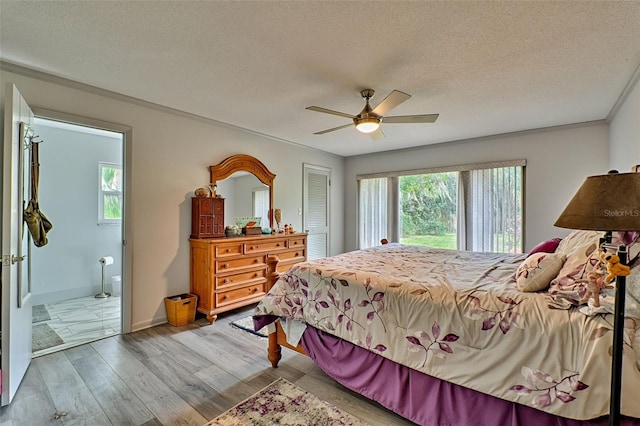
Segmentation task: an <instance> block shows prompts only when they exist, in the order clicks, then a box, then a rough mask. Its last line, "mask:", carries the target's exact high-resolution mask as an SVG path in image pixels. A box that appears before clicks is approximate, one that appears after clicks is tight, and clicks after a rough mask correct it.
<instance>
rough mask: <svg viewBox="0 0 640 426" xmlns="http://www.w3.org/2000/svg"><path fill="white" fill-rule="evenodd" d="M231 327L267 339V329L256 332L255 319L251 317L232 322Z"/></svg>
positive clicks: (263, 328)
mask: <svg viewBox="0 0 640 426" xmlns="http://www.w3.org/2000/svg"><path fill="white" fill-rule="evenodd" d="M231 325H232V326H233V327H235V328H239V329H240V330H242V331H246V332H248V333H251V334H255V335H256V336H260V337H267V327H266V326H265V327H262V328H261V329H260V330H258V331H255V330H254V329H253V318H252V317H251V315H249V316H248V317H244V318H240V319H239V320H236V321H232V322H231Z"/></svg>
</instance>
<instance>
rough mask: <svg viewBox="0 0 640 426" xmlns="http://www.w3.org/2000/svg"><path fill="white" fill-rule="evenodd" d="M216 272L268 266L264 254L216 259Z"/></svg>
mask: <svg viewBox="0 0 640 426" xmlns="http://www.w3.org/2000/svg"><path fill="white" fill-rule="evenodd" d="M215 263H216V273H218V274H219V273H222V272H230V271H237V270H242V269H247V268H252V267H260V266H264V267H266V265H267V264H266V263H265V259H264V256H247V257H241V258H239V259H228V260H227V259H216V262H215Z"/></svg>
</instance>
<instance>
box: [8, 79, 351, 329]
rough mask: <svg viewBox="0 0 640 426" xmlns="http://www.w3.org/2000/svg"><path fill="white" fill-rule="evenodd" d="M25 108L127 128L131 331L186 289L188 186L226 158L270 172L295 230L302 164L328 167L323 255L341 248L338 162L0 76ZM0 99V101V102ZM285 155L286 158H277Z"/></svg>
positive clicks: (159, 112) (60, 87)
mask: <svg viewBox="0 0 640 426" xmlns="http://www.w3.org/2000/svg"><path fill="white" fill-rule="evenodd" d="M0 77H1V79H0V80H1V81H2V84H4V83H5V82H12V83H14V84H15V85H16V86H17V87H18V89H19V90H20V92H21V93H22V95H23V97H24V98H25V99H26V101H27V102H28V103H29V104H30V105H31V106H32V107H40V108H46V109H50V110H55V111H60V112H63V113H68V114H75V115H80V116H84V117H89V118H92V119H96V120H104V121H109V122H113V123H117V124H120V125H124V126H130V127H132V129H133V132H132V135H133V136H132V141H131V143H132V150H133V151H132V159H131V160H132V167H131V170H130V172H131V179H132V185H133V186H132V190H131V192H132V194H131V195H132V202H131V204H132V205H131V208H132V216H131V222H130V223H128V226H131V228H132V239H131V240H130V241H128V244H127V249H128V250H130V251H132V258H133V266H132V274H133V275H132V282H131V283H126V282H123V286H125V287H126V286H128V285H130V286H131V291H132V321H131V323H132V328H133V330H136V329H140V328H144V327H147V326H150V325H153V324H157V323H160V322H163V321H165V319H166V313H165V308H164V297H165V296H169V295H173V294H179V293H184V292H186V291H188V290H189V234H190V232H191V224H190V221H191V197H192V196H193V191H194V189H196V188H198V187H201V186H204V185H207V184H208V182H209V170H208V166H209V165H211V164H217V163H219V162H220V161H222V160H224V159H225V158H227V157H228V156H230V155H233V154H251V155H254V156H256V157H257V158H259V159H260V160H261V161H262V162H263V163H264V164H265V165H266V166H267V167H268V168H269V169H270V170H271V171H272V172H273V173H275V174H276V178H275V182H274V188H275V190H274V203H275V205H276V206H278V207H280V208H281V209H282V211H283V216H284V217H286V218H287V221H288V222H291V223H293V224H294V225H295V226H296V227H297V229H301V227H302V220H301V216H299V215H298V214H297V212H298V208H299V207H302V171H303V169H302V164H303V163H304V162H308V163H314V164H319V165H322V166H325V167H330V168H331V169H332V170H333V179H334V182H335V186H334V190H333V191H332V199H331V205H332V206H334V207H335V208H334V209H333V211H332V217H331V223H332V227H333V229H332V234H331V244H330V250H331V253H332V254H335V253H339V252H341V251H342V250H343V232H344V227H343V220H344V216H343V208H342V205H343V199H344V192H343V189H342V188H344V175H343V167H344V159H343V158H342V157H338V156H334V155H330V154H326V153H323V152H321V151H317V150H312V149H307V148H303V147H299V146H296V145H292V144H287V143H282V142H279V141H276V140H273V139H269V138H265V137H261V136H258V135H256V134H253V133H250V132H246V131H242V130H240V129H237V128H233V127H231V126H225V125H221V124H217V123H215V122H212V121H209V120H201V119H196V118H193V117H191V116H187V115H184V114H177V113H173V112H171V111H167V110H166V109H162V108H154V107H151V106H149V105H148V104H144V103H140V102H134V101H132V102H129V101H127V100H126V99H125V98H123V97H117V96H110V95H106V94H104V93H103V92H102V91H98V90H93V89H86V88H85V87H84V86H80V85H76V84H73V83H65V82H62V83H61V84H58V80H57V79H52V81H55V83H54V82H49V81H45V80H46V79H47V78H46V77H44V78H43V79H40V77H41V76H40V75H37V74H35V75H33V76H31V75H30V76H25V75H19V74H16V73H15V72H8V71H1V74H0ZM2 102H4V99H3V100H2ZM285 152H286V155H284V153H285Z"/></svg>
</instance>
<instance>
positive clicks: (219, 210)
mask: <svg viewBox="0 0 640 426" xmlns="http://www.w3.org/2000/svg"><path fill="white" fill-rule="evenodd" d="M213 237H224V198H214V197H192V198H191V238H213Z"/></svg>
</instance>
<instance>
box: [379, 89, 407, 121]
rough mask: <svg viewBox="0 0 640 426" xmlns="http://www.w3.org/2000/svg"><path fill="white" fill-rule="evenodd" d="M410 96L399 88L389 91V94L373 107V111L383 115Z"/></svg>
mask: <svg viewBox="0 0 640 426" xmlns="http://www.w3.org/2000/svg"><path fill="white" fill-rule="evenodd" d="M410 97H411V95H408V94H406V93H404V92H401V91H399V90H394V91H393V92H391V93H389V95H387V97H386V98H384V99H383V100H382V102H380V103H379V104H378V106H377V107H375V108H374V109H373V113H374V114H378V115H382V116H384V115H385V114H386V113H388V112H389V111H391V110H392V109H394V108H395V107H397V106H398V105H400V104H401V103H403V102H404V101H406V100H407V99H409V98H410Z"/></svg>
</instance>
